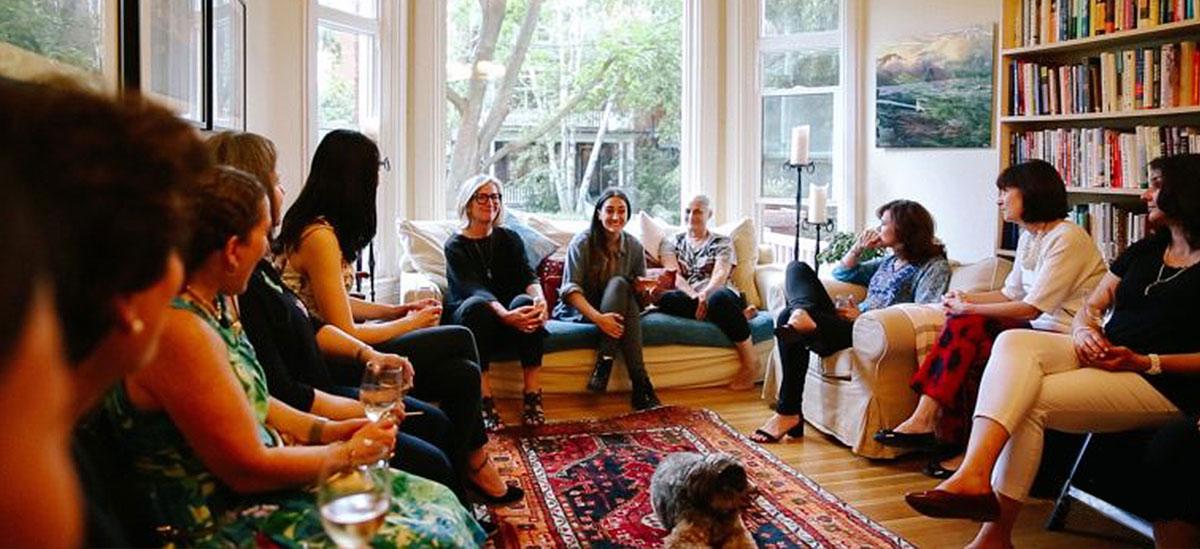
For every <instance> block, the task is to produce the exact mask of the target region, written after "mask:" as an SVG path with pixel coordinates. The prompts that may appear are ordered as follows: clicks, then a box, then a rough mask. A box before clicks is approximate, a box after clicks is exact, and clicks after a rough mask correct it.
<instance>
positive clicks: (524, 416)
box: [521, 389, 546, 427]
mask: <svg viewBox="0 0 1200 549" xmlns="http://www.w3.org/2000/svg"><path fill="white" fill-rule="evenodd" d="M521 422H522V423H524V424H525V425H529V426H531V427H537V426H538V425H545V424H546V411H545V410H544V409H543V408H542V390H541V389H538V390H537V391H535V392H532V393H525V406H524V408H523V409H522V410H521Z"/></svg>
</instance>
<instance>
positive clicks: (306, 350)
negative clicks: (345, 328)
mask: <svg viewBox="0 0 1200 549" xmlns="http://www.w3.org/2000/svg"><path fill="white" fill-rule="evenodd" d="M238 304H239V305H240V310H241V320H242V326H243V327H244V328H245V330H246V336H247V337H249V338H250V344H251V345H253V346H254V354H255V355H257V357H258V362H259V363H260V364H262V369H263V372H264V373H265V374H266V376H267V391H268V392H269V393H270V394H271V396H273V397H275V398H278V399H279V400H282V401H283V402H284V403H286V404H287V405H288V406H291V407H293V408H295V409H297V410H301V411H304V412H307V411H309V410H311V409H312V404H313V388H314V387H316V388H328V387H331V386H332V385H333V381H332V380H331V379H330V377H329V369H328V367H327V366H326V364H325V361H324V359H322V358H321V351H320V349H318V348H317V338H316V335H315V334H316V332H317V330H319V329H320V328H321V327H322V326H323V325H324V324H323V323H322V322H320V321H318V320H316V319H314V318H312V317H310V316H309V315H308V314H307V312H306V311H305V309H304V305H303V304H302V303H301V302H300V298H298V297H296V294H293V293H292V291H291V290H289V289H287V286H284V285H283V281H282V280H281V279H280V278H279V272H278V271H276V270H275V267H273V266H271V263H270V262H268V261H266V260H263V261H260V262H259V263H258V267H257V268H255V270H254V274H253V275H252V276H251V277H250V285H249V286H248V287H247V288H246V293H244V294H242V295H241V296H240V297H239V298H238Z"/></svg>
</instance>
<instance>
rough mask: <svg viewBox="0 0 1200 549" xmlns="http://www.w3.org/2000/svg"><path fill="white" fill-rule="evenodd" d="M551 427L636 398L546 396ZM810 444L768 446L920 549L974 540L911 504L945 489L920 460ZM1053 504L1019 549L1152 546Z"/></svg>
mask: <svg viewBox="0 0 1200 549" xmlns="http://www.w3.org/2000/svg"><path fill="white" fill-rule="evenodd" d="M659 396H660V397H661V398H662V400H663V402H664V403H666V404H675V405H680V406H691V407H695V408H707V409H710V410H713V411H715V412H716V413H718V414H719V415H720V416H721V417H722V419H724V420H725V421H726V422H727V423H729V424H730V425H732V426H733V427H734V428H735V429H737V430H738V431H741V432H743V433H749V432H751V431H753V430H754V428H755V427H757V426H758V425H759V424H761V423H762V422H763V421H764V420H765V419H766V418H767V417H768V416H769V415H770V413H771V411H770V410H769V409H767V407H766V404H765V403H764V401H762V400H760V399H759V398H758V392H757V391H741V392H733V391H728V390H725V389H690V390H674V391H661V392H660V393H659ZM545 405H546V416H547V418H548V419H549V420H550V421H556V420H558V421H562V420H578V419H600V418H605V417H611V416H614V415H618V414H622V413H626V412H628V411H629V410H630V409H629V395H628V394H621V393H615V394H606V395H590V394H579V395H546V396H545ZM497 407H498V408H499V409H500V413H501V415H502V416H503V417H504V419H505V421H507V422H509V423H510V424H514V423H516V422H518V421H520V407H521V402H520V400H519V399H501V400H499V401H498V402H497ZM807 433H808V435H807V436H805V437H804V438H803V439H799V440H791V441H787V442H785V443H782V444H772V445H765V447H766V448H767V449H768V450H770V451H771V452H772V453H773V454H775V455H776V456H777V457H778V458H779V459H780V460H781V461H783V462H785V463H787V464H788V465H790V466H792V467H794V468H796V469H797V470H798V471H800V472H801V473H802V474H804V475H805V476H807V477H808V478H810V479H812V480H813V481H814V482H816V483H817V484H819V485H821V487H823V488H824V489H826V490H828V491H829V492H831V493H833V494H834V495H836V496H838V497H840V498H842V499H843V500H845V501H846V502H847V503H849V504H850V505H852V506H854V507H855V508H856V509H858V510H859V511H861V512H862V513H863V514H865V515H866V516H868V517H870V518H871V519H873V520H875V521H877V522H879V523H880V524H882V525H883V526H884V527H886V528H888V529H889V530H891V531H893V532H895V533H896V534H898V535H900V536H902V537H904V538H905V539H907V540H909V541H910V542H912V543H913V544H914V545H917V546H919V547H961V546H963V545H965V544H966V543H968V542H969V541H970V540H971V538H972V537H974V535H975V532H976V530H977V528H978V525H977V524H975V523H971V522H968V521H962V520H935V519H931V518H928V517H925V516H922V515H920V514H918V513H917V512H916V511H913V510H912V509H911V508H910V507H908V505H907V504H905V503H904V494H905V493H906V492H910V491H913V490H923V489H928V488H931V487H933V486H934V485H936V484H937V481H936V480H933V479H930V478H927V477H925V476H924V475H922V474H921V472H920V471H921V467H922V466H923V465H924V463H923V461H922V460H921V459H919V458H908V459H901V460H896V461H882V460H868V459H864V458H861V457H858V456H855V455H854V454H852V453H851V452H850V450H849V449H848V448H846V447H845V446H842V445H840V444H838V443H837V442H836V441H835V440H834V439H832V438H830V437H827V436H824V435H821V434H820V433H817V432H816V431H815V429H811V428H810V429H808V431H807ZM1051 507H1052V505H1051V504H1050V502H1046V501H1040V500H1035V501H1034V502H1033V503H1031V504H1030V505H1028V506H1027V507H1026V509H1025V512H1023V513H1022V516H1021V520H1020V521H1019V522H1018V525H1017V528H1016V531H1015V534H1014V540H1013V541H1014V543H1015V544H1016V545H1017V546H1018V547H1038V548H1042V547H1046V548H1088V549H1095V548H1099V547H1147V546H1149V543H1148V542H1146V541H1145V540H1144V539H1142V538H1140V537H1138V536H1137V535H1136V534H1133V533H1132V532H1130V531H1128V530H1126V529H1125V528H1123V527H1121V526H1119V525H1117V524H1115V523H1112V522H1111V521H1108V520H1107V519H1105V518H1103V517H1101V516H1100V515H1098V514H1095V513H1092V512H1090V511H1089V510H1087V509H1086V508H1084V507H1083V506H1078V505H1077V506H1075V509H1074V510H1072V514H1071V516H1070V519H1069V520H1068V528H1069V529H1070V531H1066V532H1050V531H1047V530H1046V529H1045V527H1044V524H1045V521H1046V517H1047V516H1049V514H1050V510H1051Z"/></svg>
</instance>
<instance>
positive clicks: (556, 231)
mask: <svg viewBox="0 0 1200 549" xmlns="http://www.w3.org/2000/svg"><path fill="white" fill-rule="evenodd" d="M526 222H527V223H528V224H529V226H530V227H533V229H534V230H535V231H537V232H539V233H541V234H542V236H545V237H546V238H548V239H550V240H551V241H552V242H554V244H555V246H557V248H556V249H555V250H554V252H553V253H552V254H550V257H552V258H554V259H557V260H565V259H566V258H567V246H568V245H570V244H571V239H572V238H574V237H575V233H573V232H571V231H568V230H565V229H562V228H559V227H558V226H557V225H555V224H554V222H553V221H550V220H548V219H543V218H541V217H538V216H536V215H530V216H529V217H528V218H527V219H526Z"/></svg>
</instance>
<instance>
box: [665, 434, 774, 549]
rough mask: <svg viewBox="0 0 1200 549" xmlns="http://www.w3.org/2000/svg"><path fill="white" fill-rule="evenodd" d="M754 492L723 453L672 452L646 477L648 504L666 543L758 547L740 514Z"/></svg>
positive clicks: (742, 470)
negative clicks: (652, 507)
mask: <svg viewBox="0 0 1200 549" xmlns="http://www.w3.org/2000/svg"><path fill="white" fill-rule="evenodd" d="M754 495H755V490H754V488H753V486H751V485H750V483H749V482H748V481H747V479H746V469H745V468H744V467H742V464H741V463H739V462H738V460H737V459H735V458H734V457H732V456H730V455H727V454H710V455H701V454H697V453H694V452H676V453H674V454H670V455H668V456H667V457H666V458H664V459H663V460H662V462H661V463H659V464H658V468H657V469H655V470H654V476H652V477H651V478H650V503H651V504H652V505H653V506H654V514H655V515H658V520H659V522H661V523H662V525H663V527H664V528H666V529H667V530H669V531H670V534H668V535H667V537H666V538H664V539H663V546H664V547H669V548H692V547H697V548H698V547H722V548H727V549H743V548H745V549H751V548H754V547H756V545H755V543H754V537H753V536H751V535H750V532H749V531H748V530H746V525H745V524H743V523H742V516H741V513H742V510H743V509H745V508H747V507H748V506H749V505H750V501H751V500H752V499H754Z"/></svg>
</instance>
